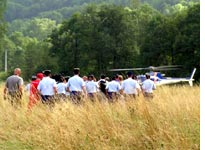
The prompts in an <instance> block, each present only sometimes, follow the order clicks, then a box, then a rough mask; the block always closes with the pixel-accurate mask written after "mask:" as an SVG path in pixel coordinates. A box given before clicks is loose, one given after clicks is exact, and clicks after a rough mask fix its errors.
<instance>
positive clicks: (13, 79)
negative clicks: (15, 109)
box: [4, 68, 23, 105]
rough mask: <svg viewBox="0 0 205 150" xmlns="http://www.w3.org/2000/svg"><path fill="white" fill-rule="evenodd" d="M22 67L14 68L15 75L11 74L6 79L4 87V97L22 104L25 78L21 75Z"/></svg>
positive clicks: (12, 102)
mask: <svg viewBox="0 0 205 150" xmlns="http://www.w3.org/2000/svg"><path fill="white" fill-rule="evenodd" d="M20 74H21V69H20V68H16V69H14V75H12V76H10V77H8V78H7V80H6V84H5V88H4V98H5V99H6V98H7V95H8V99H9V100H10V102H11V104H12V105H13V104H14V103H18V104H21V102H20V100H21V98H22V94H23V78H21V77H20Z"/></svg>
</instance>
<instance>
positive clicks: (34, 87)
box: [28, 73, 43, 109]
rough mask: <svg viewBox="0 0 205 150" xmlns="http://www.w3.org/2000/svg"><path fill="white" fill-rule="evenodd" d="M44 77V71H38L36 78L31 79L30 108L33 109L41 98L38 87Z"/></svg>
mask: <svg viewBox="0 0 205 150" xmlns="http://www.w3.org/2000/svg"><path fill="white" fill-rule="evenodd" d="M42 79H43V73H37V75H36V80H34V81H31V84H30V96H29V103H28V108H29V109H31V108H32V107H33V105H35V104H36V103H37V102H38V101H39V100H40V97H41V96H40V95H39V93H38V90H37V87H38V84H39V82H40V81H41V80H42Z"/></svg>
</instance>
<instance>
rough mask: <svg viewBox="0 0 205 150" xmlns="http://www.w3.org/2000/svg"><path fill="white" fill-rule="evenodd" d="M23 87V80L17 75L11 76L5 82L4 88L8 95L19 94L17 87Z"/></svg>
mask: <svg viewBox="0 0 205 150" xmlns="http://www.w3.org/2000/svg"><path fill="white" fill-rule="evenodd" d="M21 85H23V79H22V78H21V77H19V76H17V75H12V76H10V77H8V78H7V80H6V87H7V88H8V92H9V93H16V92H19V87H20V86H21Z"/></svg>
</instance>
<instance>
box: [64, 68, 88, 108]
mask: <svg viewBox="0 0 205 150" xmlns="http://www.w3.org/2000/svg"><path fill="white" fill-rule="evenodd" d="M73 73H74V76H73V77H71V78H70V79H69V80H68V83H67V91H69V92H70V97H71V100H72V102H74V103H75V104H79V103H80V102H81V100H82V95H83V92H84V96H86V89H85V82H84V81H83V79H82V78H81V77H80V76H79V75H80V69H79V68H74V70H73Z"/></svg>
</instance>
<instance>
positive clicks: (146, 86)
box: [142, 74, 156, 98]
mask: <svg viewBox="0 0 205 150" xmlns="http://www.w3.org/2000/svg"><path fill="white" fill-rule="evenodd" d="M155 89H156V86H155V84H154V81H152V80H150V74H146V80H145V81H144V82H143V83H142V91H143V95H144V96H145V97H150V98H153V90H155Z"/></svg>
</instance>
